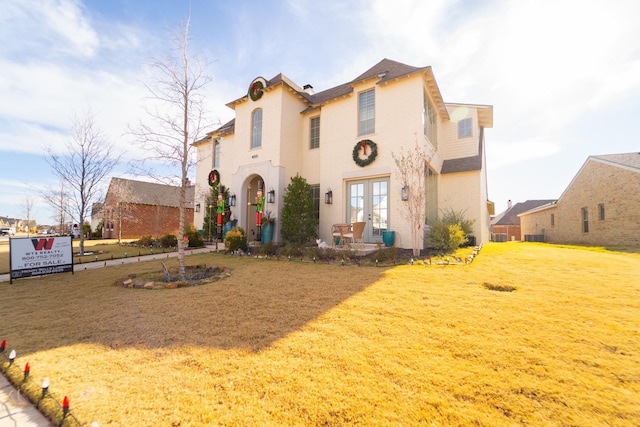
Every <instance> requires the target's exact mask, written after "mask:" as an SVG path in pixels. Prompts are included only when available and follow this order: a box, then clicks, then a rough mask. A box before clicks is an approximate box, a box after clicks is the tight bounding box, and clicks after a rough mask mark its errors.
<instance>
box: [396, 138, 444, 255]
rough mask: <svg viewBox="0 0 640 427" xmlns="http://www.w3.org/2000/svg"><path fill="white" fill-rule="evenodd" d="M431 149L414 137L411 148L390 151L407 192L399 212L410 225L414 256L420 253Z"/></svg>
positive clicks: (431, 156) (431, 155)
mask: <svg viewBox="0 0 640 427" xmlns="http://www.w3.org/2000/svg"><path fill="white" fill-rule="evenodd" d="M433 154H434V152H433V150H429V149H428V148H425V147H421V146H420V145H419V144H418V141H417V139H416V141H415V144H414V147H413V149H409V150H407V151H404V149H402V148H401V149H400V153H398V154H396V153H392V154H391V156H392V157H393V160H394V161H395V163H396V170H397V173H398V175H399V176H400V182H401V183H402V185H403V186H404V188H405V191H406V192H407V200H406V201H404V202H402V205H401V207H400V209H399V210H400V214H401V215H402V216H403V217H404V218H405V219H406V220H407V221H408V222H409V224H410V225H411V248H412V250H413V255H414V256H416V257H417V256H419V255H420V249H421V248H420V246H421V244H420V243H421V242H422V239H421V238H420V233H421V232H422V231H421V230H422V225H423V224H424V218H425V214H426V213H425V205H424V201H425V194H424V192H425V171H426V168H427V163H428V162H429V161H431V159H432V158H433Z"/></svg>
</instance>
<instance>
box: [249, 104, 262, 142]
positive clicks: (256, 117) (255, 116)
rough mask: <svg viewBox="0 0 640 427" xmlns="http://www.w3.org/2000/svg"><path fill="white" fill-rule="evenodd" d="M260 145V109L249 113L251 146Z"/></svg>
mask: <svg viewBox="0 0 640 427" xmlns="http://www.w3.org/2000/svg"><path fill="white" fill-rule="evenodd" d="M257 147H262V109H261V108H258V109H257V110H255V111H254V112H253V113H252V114H251V148H257Z"/></svg>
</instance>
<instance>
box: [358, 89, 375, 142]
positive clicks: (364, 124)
mask: <svg viewBox="0 0 640 427" xmlns="http://www.w3.org/2000/svg"><path fill="white" fill-rule="evenodd" d="M375 100H376V99H375V92H374V90H373V89H370V90H368V91H366V92H361V93H360V94H358V135H360V136H361V135H367V134H370V133H374V132H375V130H376V126H375V118H376V109H375Z"/></svg>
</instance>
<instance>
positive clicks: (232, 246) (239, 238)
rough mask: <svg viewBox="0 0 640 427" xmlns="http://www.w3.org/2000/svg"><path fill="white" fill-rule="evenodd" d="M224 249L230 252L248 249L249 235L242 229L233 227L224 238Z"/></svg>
mask: <svg viewBox="0 0 640 427" xmlns="http://www.w3.org/2000/svg"><path fill="white" fill-rule="evenodd" d="M224 247H225V248H227V251H229V252H235V251H237V250H239V249H242V250H246V249H247V234H246V233H245V231H244V229H243V228H242V227H233V228H232V229H231V230H229V231H227V234H226V235H225V236H224Z"/></svg>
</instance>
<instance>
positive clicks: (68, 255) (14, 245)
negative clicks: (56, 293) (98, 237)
mask: <svg viewBox="0 0 640 427" xmlns="http://www.w3.org/2000/svg"><path fill="white" fill-rule="evenodd" d="M9 253H10V257H9V258H10V263H11V265H10V268H11V279H10V280H13V279H20V278H23V277H32V276H42V275H45V274H55V273H67V272H72V273H73V245H72V244H71V236H57V237H32V238H13V239H11V240H10V241H9Z"/></svg>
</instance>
